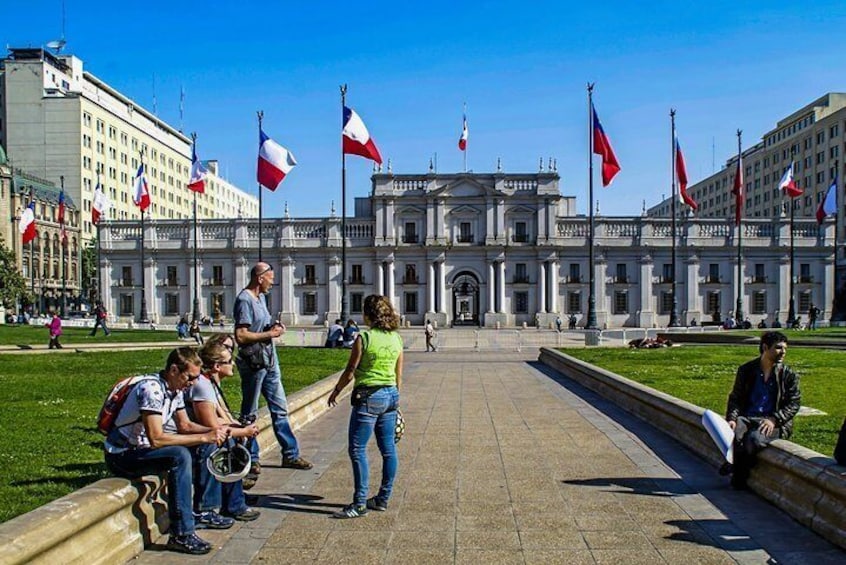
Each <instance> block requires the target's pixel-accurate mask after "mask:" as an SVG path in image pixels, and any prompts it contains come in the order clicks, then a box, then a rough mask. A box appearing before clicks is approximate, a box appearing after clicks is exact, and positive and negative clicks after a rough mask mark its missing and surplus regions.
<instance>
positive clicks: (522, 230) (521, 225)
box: [514, 222, 529, 243]
mask: <svg viewBox="0 0 846 565" xmlns="http://www.w3.org/2000/svg"><path fill="white" fill-rule="evenodd" d="M514 241H515V242H517V243H525V242H527V241H529V231H528V229H527V228H526V222H516V223H515V224H514Z"/></svg>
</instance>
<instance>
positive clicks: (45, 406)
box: [0, 332, 349, 522]
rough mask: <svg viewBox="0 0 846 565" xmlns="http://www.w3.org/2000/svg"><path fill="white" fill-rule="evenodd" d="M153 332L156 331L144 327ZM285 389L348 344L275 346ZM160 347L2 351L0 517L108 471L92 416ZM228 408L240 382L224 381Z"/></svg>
mask: <svg viewBox="0 0 846 565" xmlns="http://www.w3.org/2000/svg"><path fill="white" fill-rule="evenodd" d="M147 333H154V332H147ZM279 357H280V362H281V365H282V373H283V384H284V385H285V390H286V392H287V393H288V394H291V393H293V392H295V391H297V390H299V389H301V388H303V387H305V386H307V385H309V384H311V383H313V382H316V381H318V380H320V379H322V378H323V377H326V376H328V375H330V374H332V373H335V372H337V371H339V370H341V369H342V368H343V367H344V365H345V364H346V361H347V358H348V357H349V351H347V350H335V349H317V348H294V347H285V348H283V349H281V350H280V356H279ZM164 358H165V352H163V351H162V350H148V351H123V352H85V353H75V354H64V355H36V354H33V355H0V405H2V407H3V409H2V410H0V502H2V503H0V522H5V521H6V520H8V519H10V518H13V517H14V516H17V515H19V514H23V513H25V512H28V511H30V510H32V509H33V508H36V507H38V506H40V505H42V504H45V503H47V502H49V501H51V500H54V499H56V498H58V497H60V496H63V495H65V494H68V493H69V492H71V491H73V490H76V489H78V488H80V487H82V486H85V485H87V484H89V483H92V482H94V481H96V480H98V479H101V478H104V477H106V476H107V472H106V469H105V466H104V464H103V456H102V451H101V445H102V439H103V438H102V436H101V435H100V434H99V433H98V432H97V430H96V428H95V420H96V416H97V413H98V412H99V410H100V406H101V405H102V402H103V399H104V397H105V395H106V393H107V392H108V391H109V389H110V388H111V386H112V384H114V382H115V381H116V380H118V379H119V378H120V377H123V376H129V375H134V374H141V373H146V372H156V371H158V370H159V369H161V365H162V364H163V362H164ZM223 388H224V391H225V392H226V397H227V400H228V401H229V402H230V404H231V405H232V408H233V409H235V410H237V409H238V408H237V407H238V406H240V403H241V391H240V380H239V379H238V378H237V377H235V378H233V379H228V380H226V381H224V387H223Z"/></svg>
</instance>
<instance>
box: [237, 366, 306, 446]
mask: <svg viewBox="0 0 846 565" xmlns="http://www.w3.org/2000/svg"><path fill="white" fill-rule="evenodd" d="M237 365H238V372H239V373H240V374H241V397H242V398H241V414H242V415H247V414H256V413H257V412H258V401H259V393H261V394H262V395H263V396H264V399H265V400H266V401H267V408H268V409H269V410H270V419H271V421H272V422H273V432H274V433H275V434H276V441H278V442H279V447H280V448H281V449H282V457H284V458H285V459H296V458H298V457H299V456H300V446H299V445H298V444H297V438H296V437H294V430H292V429H291V423H290V422H289V421H288V399H287V398H285V389H284V388H282V376H281V371H280V370H279V362H278V361H277V360H276V358H275V357H274V364H273V367H271V368H269V369H258V370H255V369H250V368H249V367H247V366H246V364H244V363H243V362H242V361H241V360H240V359H238V360H237ZM247 448H248V449H249V450H250V454H251V455H252V457H253V461H254V462H258V460H259V446H258V441H256V440H255V438H253V439H251V440H250V441H249V442H248V445H247Z"/></svg>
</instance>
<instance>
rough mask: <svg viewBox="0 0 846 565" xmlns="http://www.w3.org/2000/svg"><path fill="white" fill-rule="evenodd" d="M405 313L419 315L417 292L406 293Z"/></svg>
mask: <svg viewBox="0 0 846 565" xmlns="http://www.w3.org/2000/svg"><path fill="white" fill-rule="evenodd" d="M405 313H406V314H416V313H417V293H416V292H406V293H405Z"/></svg>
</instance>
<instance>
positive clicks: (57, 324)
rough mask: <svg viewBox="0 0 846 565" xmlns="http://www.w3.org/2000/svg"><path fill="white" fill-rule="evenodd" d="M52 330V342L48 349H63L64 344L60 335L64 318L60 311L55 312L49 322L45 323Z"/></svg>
mask: <svg viewBox="0 0 846 565" xmlns="http://www.w3.org/2000/svg"><path fill="white" fill-rule="evenodd" d="M44 325H45V326H47V328H48V329H49V330H50V344H49V345H48V346H47V348H48V349H61V348H62V344H61V343H59V337H61V335H62V319H61V318H60V317H59V313H58V312H53V317H52V318H51V319H50V321H49V322H47V323H46V324H44Z"/></svg>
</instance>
